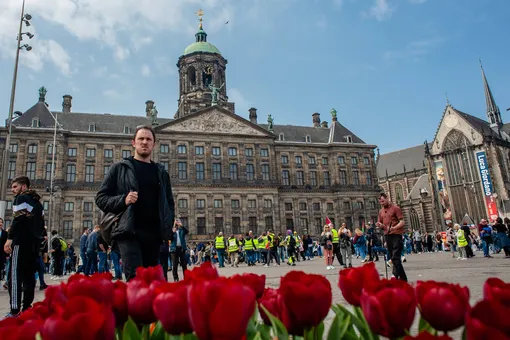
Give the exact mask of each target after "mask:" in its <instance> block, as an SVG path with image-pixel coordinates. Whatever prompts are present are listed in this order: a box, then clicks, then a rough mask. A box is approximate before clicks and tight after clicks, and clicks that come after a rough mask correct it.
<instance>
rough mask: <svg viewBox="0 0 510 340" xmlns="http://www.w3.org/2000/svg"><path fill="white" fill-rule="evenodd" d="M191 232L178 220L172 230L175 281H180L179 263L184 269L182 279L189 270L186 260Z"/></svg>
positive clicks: (171, 251)
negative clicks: (187, 238)
mask: <svg viewBox="0 0 510 340" xmlns="http://www.w3.org/2000/svg"><path fill="white" fill-rule="evenodd" d="M188 233H189V230H188V228H186V227H185V226H183V225H182V223H181V220H179V219H177V220H175V222H174V227H173V228H172V237H171V238H170V258H171V259H172V274H173V276H174V281H175V282H177V281H179V274H178V272H177V270H178V269H179V263H180V264H181V267H182V277H184V275H185V272H186V270H187V264H188V260H187V259H186V249H187V246H186V235H188Z"/></svg>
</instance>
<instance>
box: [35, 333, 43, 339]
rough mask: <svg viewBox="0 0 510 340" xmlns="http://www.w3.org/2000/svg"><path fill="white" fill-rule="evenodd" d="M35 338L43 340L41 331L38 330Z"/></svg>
mask: <svg viewBox="0 0 510 340" xmlns="http://www.w3.org/2000/svg"><path fill="white" fill-rule="evenodd" d="M35 340H43V338H42V336H41V333H40V332H37V334H36V335H35Z"/></svg>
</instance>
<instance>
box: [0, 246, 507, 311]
mask: <svg viewBox="0 0 510 340" xmlns="http://www.w3.org/2000/svg"><path fill="white" fill-rule="evenodd" d="M336 264H338V263H336ZM376 264H377V269H378V270H379V273H380V274H382V275H384V274H385V271H384V264H383V262H382V261H379V262H376ZM353 265H354V266H360V265H361V261H360V260H359V259H354V260H353ZM404 267H405V270H406V272H407V276H408V278H409V280H410V281H411V282H416V281H418V280H436V281H446V282H452V283H460V284H462V285H466V286H468V287H469V289H470V292H471V303H472V304H473V303H475V302H476V301H477V300H479V299H480V298H481V297H482V287H483V283H484V282H485V280H486V279H487V278H489V277H494V276H495V277H499V278H501V279H502V280H504V281H506V282H510V270H509V267H510V259H506V258H504V255H501V254H496V255H494V258H492V259H486V258H484V257H483V253H482V252H476V256H475V257H474V258H472V259H469V260H467V261H458V260H457V259H454V258H452V257H451V254H450V253H430V254H429V253H425V254H421V255H410V256H408V257H407V262H406V263H404ZM339 269H340V266H336V268H335V269H334V270H326V268H325V265H324V259H321V258H318V257H316V258H315V259H313V260H311V261H304V262H303V261H301V262H298V263H297V265H296V266H295V267H289V266H288V265H286V264H282V265H281V266H270V267H269V268H264V267H263V266H261V265H258V266H255V267H247V266H246V265H245V264H241V265H240V267H239V268H232V267H226V268H222V269H220V274H221V275H226V276H230V275H234V274H237V273H243V272H252V273H256V274H266V280H267V281H266V282H267V283H266V286H268V287H274V288H277V287H278V285H279V283H280V277H281V276H283V275H285V273H287V272H289V271H291V270H303V271H305V272H308V273H316V274H323V275H325V276H326V277H327V278H328V279H329V281H330V282H331V286H332V290H333V302H334V303H342V304H346V302H345V300H344V299H343V297H342V294H341V292H340V289H339V288H338V286H337V284H338V271H339ZM179 272H180V271H179ZM179 274H180V275H182V272H180V273H179ZM388 274H389V275H391V268H388ZM170 277H171V275H170ZM58 282H60V281H52V280H50V279H49V278H48V279H47V283H48V284H58ZM37 289H38V287H37ZM43 298H44V293H43V292H41V291H39V290H37V291H36V301H40V300H42V299H43ZM8 304H9V298H8V292H7V291H6V290H3V289H2V290H1V291H0V313H2V314H1V315H5V314H7V313H8V312H9V307H8Z"/></svg>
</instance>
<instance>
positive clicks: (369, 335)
mask: <svg viewBox="0 0 510 340" xmlns="http://www.w3.org/2000/svg"><path fill="white" fill-rule="evenodd" d="M354 314H355V316H356V317H355V318H354V319H353V323H354V325H355V326H356V329H357V330H358V332H359V333H360V334H361V336H362V338H363V339H367V340H379V335H377V334H374V333H373V332H372V330H371V329H370V326H369V325H368V322H367V320H366V319H365V315H363V310H362V309H361V308H360V307H354Z"/></svg>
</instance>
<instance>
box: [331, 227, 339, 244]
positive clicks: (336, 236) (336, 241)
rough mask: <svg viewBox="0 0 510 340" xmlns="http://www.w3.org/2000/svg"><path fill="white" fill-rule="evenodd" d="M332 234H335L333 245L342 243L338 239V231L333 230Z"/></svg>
mask: <svg viewBox="0 0 510 340" xmlns="http://www.w3.org/2000/svg"><path fill="white" fill-rule="evenodd" d="M331 233H332V234H333V243H340V238H339V237H338V230H336V229H335V228H333V229H331Z"/></svg>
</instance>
